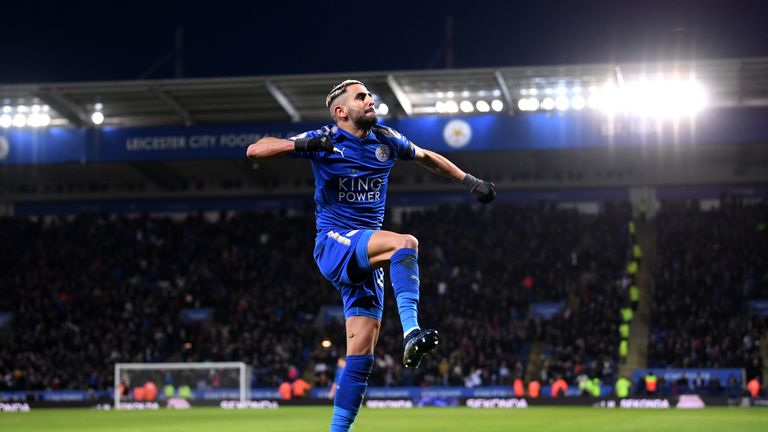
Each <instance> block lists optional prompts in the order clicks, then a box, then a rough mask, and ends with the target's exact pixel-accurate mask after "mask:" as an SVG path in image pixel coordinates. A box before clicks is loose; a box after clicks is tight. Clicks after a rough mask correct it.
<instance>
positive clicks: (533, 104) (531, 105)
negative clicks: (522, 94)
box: [528, 97, 540, 111]
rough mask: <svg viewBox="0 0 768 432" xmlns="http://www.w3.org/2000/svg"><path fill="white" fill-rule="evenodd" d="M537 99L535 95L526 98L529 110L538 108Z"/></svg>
mask: <svg viewBox="0 0 768 432" xmlns="http://www.w3.org/2000/svg"><path fill="white" fill-rule="evenodd" d="M539 106H540V104H539V100H538V99H537V98H535V97H530V98H528V110H529V111H536V110H537V109H539Z"/></svg>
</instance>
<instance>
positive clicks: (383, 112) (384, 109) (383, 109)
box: [378, 103, 389, 115]
mask: <svg viewBox="0 0 768 432" xmlns="http://www.w3.org/2000/svg"><path fill="white" fill-rule="evenodd" d="M378 111H379V114H381V115H387V114H389V107H388V106H387V104H385V103H383V104H380V105H379V109H378Z"/></svg>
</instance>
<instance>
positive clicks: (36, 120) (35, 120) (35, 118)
mask: <svg viewBox="0 0 768 432" xmlns="http://www.w3.org/2000/svg"><path fill="white" fill-rule="evenodd" d="M32 111H33V112H32V114H30V115H29V117H27V126H30V127H39V126H40V123H41V122H40V114H39V113H37V112H34V111H35V110H34V109H33V110H32Z"/></svg>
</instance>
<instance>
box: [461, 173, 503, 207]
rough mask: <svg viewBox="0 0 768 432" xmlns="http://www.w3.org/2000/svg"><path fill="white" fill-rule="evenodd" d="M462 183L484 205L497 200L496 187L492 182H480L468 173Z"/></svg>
mask: <svg viewBox="0 0 768 432" xmlns="http://www.w3.org/2000/svg"><path fill="white" fill-rule="evenodd" d="M461 183H462V184H464V186H466V187H468V188H469V191H470V192H472V195H474V196H475V198H477V200H478V201H480V202H481V203H483V204H488V203H490V202H491V201H493V200H494V199H496V185H494V184H493V183H491V182H487V181H485V180H480V179H479V178H477V177H475V176H473V175H472V174H469V173H467V176H466V177H464V180H462V181H461Z"/></svg>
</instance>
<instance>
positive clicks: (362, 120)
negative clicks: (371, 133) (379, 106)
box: [355, 113, 379, 130]
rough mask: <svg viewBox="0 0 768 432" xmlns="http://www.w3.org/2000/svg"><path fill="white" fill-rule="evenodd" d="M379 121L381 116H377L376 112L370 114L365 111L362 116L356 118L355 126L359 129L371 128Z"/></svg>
mask: <svg viewBox="0 0 768 432" xmlns="http://www.w3.org/2000/svg"><path fill="white" fill-rule="evenodd" d="M378 122H379V118H378V117H376V113H373V115H370V116H369V115H366V114H365V113H364V114H363V115H362V116H360V117H358V118H356V119H355V126H357V127H358V128H359V129H364V130H370V129H371V128H372V127H374V126H375V125H376V123H378Z"/></svg>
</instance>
